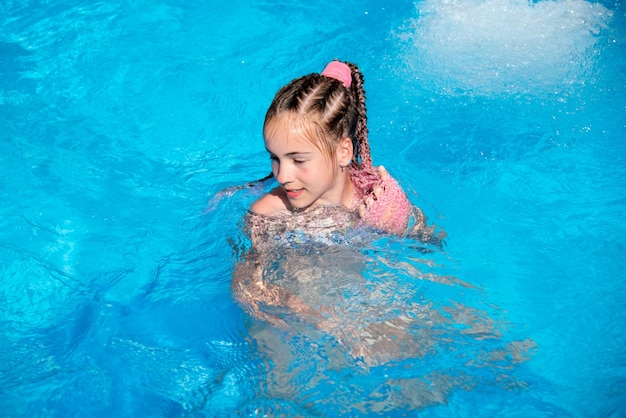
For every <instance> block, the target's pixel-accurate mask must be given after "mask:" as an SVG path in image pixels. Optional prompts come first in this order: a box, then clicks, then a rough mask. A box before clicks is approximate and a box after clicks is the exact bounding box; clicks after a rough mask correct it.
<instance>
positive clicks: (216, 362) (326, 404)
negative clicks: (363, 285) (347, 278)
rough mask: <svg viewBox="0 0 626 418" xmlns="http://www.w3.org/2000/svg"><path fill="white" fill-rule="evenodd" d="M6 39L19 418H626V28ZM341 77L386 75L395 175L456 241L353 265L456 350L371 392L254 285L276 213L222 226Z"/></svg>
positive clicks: (526, 19) (237, 14) (389, 153)
mask: <svg viewBox="0 0 626 418" xmlns="http://www.w3.org/2000/svg"><path fill="white" fill-rule="evenodd" d="M0 16H1V19H0V22H1V26H0V146H1V147H2V148H1V149H0V159H1V161H2V168H1V170H2V175H1V176H0V178H1V179H2V180H1V183H0V184H1V187H0V191H1V193H2V200H3V202H4V203H3V205H2V208H1V209H0V212H1V214H2V216H1V217H0V219H1V222H2V228H0V231H1V232H0V236H1V239H0V256H1V258H2V260H3V263H2V269H1V273H0V327H1V332H0V347H1V350H0V409H1V410H2V413H3V415H4V416H63V417H65V416H180V415H192V416H215V415H220V416H228V415H250V416H257V415H270V416H271V415H278V414H280V413H283V414H285V415H287V416H293V415H303V416H316V415H328V416H333V415H337V414H340V413H343V414H350V415H357V416H358V415H368V414H376V413H377V412H380V411H383V412H384V413H385V414H387V415H394V414H397V415H400V414H402V413H403V412H407V411H413V412H414V413H416V414H417V413H419V415H422V416H433V417H439V416H455V417H462V416H494V414H501V415H503V416H523V417H527V416H623V415H624V414H626V402H625V401H624V388H625V387H626V368H625V365H626V355H625V354H624V351H623V347H624V346H625V343H626V336H625V335H624V325H623V324H624V323H626V306H625V304H624V300H625V299H626V275H625V274H624V268H625V267H626V256H625V252H626V240H625V239H624V236H625V235H626V226H625V223H624V221H623V213H624V209H626V192H625V187H624V185H625V184H626V169H625V167H626V145H625V142H624V139H625V135H624V134H625V128H626V108H625V105H626V100H625V99H626V84H625V81H624V80H625V79H626V77H625V74H626V54H625V53H624V51H625V46H626V45H625V39H626V38H625V36H626V34H625V30H626V8H625V6H624V5H623V4H622V2H620V1H613V2H610V1H605V2H600V3H592V2H587V1H582V0H572V1H561V0H559V1H554V2H552V1H550V2H548V1H539V2H532V3H526V2H515V1H512V0H511V1H507V0H485V1H468V2H454V1H452V2H448V1H442V0H439V1H437V0H425V1H420V2H413V1H398V2H394V5H393V7H391V6H389V5H388V4H387V2H383V1H367V2H342V3H337V2H328V1H322V2H316V3H315V4H314V5H311V4H309V2H263V1H256V2H253V1H249V2H231V3H223V2H197V3H195V4H193V5H191V4H187V2H182V1H167V2H148V1H141V2H123V1H109V2H84V1H79V0H66V1H63V2H61V3H49V2H37V1H20V2H17V1H5V2H3V3H2V4H1V5H0ZM335 57H338V58H341V59H345V60H350V61H353V62H356V63H358V64H359V66H360V67H361V69H362V71H363V73H364V75H365V78H366V90H367V93H368V111H369V124H370V126H369V127H370V141H371V144H372V153H373V158H374V162H375V164H383V165H385V166H386V167H387V168H388V170H389V171H390V172H391V173H392V174H393V175H394V176H395V177H396V178H397V179H398V180H399V181H400V183H401V184H402V185H403V186H404V187H405V188H407V189H409V190H412V191H414V192H413V193H412V194H411V198H412V200H413V202H414V203H416V204H417V205H419V206H420V207H422V208H423V209H424V211H425V212H426V214H427V215H428V216H429V219H430V220H431V221H432V222H434V223H436V224H437V225H439V226H440V227H442V228H443V229H445V230H446V232H447V233H448V238H447V240H446V241H447V243H446V246H445V247H444V249H443V250H441V251H435V252H423V251H420V248H416V245H415V243H412V242H408V241H403V240H396V239H385V238H381V239H378V240H374V241H372V242H370V243H369V244H368V246H366V248H365V249H364V250H363V251H362V252H360V251H359V252H358V254H352V253H350V252H354V251H353V249H350V248H344V249H343V250H342V251H347V253H346V254H344V253H342V254H341V257H356V260H357V261H358V262H359V263H363V264H364V265H365V266H366V268H365V269H364V276H365V277H366V278H367V279H368V280H371V281H372V282H376V283H378V284H381V283H382V284H381V286H382V287H381V289H382V290H383V291H388V293H386V294H387V295H389V294H391V295H392V296H389V297H388V299H386V300H389V301H390V303H391V302H393V303H396V302H397V303H400V304H404V305H403V306H407V305H410V304H413V305H411V313H412V314H413V315H414V316H415V317H416V318H422V319H424V321H423V323H422V324H421V328H420V330H421V331H423V334H419V335H421V336H423V340H422V341H426V342H428V343H430V344H431V345H430V346H429V347H430V349H429V350H425V351H424V352H422V353H417V354H415V355H414V356H409V358H406V359H403V360H398V361H397V362H392V363H388V364H385V365H383V366H378V367H371V368H367V367H363V365H360V364H358V363H356V362H350V361H349V360H350V359H349V358H347V357H341V355H340V354H337V352H336V347H335V346H333V340H332V338H330V337H329V336H327V335H322V334H315V333H306V332H303V333H302V334H300V335H295V336H294V335H291V334H289V335H286V334H282V333H281V332H280V331H279V330H275V329H271V328H263V327H261V328H259V327H260V325H259V324H254V323H252V324H251V323H250V320H249V318H247V316H246V315H245V314H244V313H243V312H242V310H241V309H240V308H239V306H237V305H236V304H235V302H234V301H233V298H232V296H231V293H230V280H231V271H232V268H233V265H234V264H235V263H236V262H237V257H238V255H237V253H236V251H233V248H239V247H240V246H241V245H242V244H241V240H242V238H241V233H240V230H239V226H240V224H239V222H240V219H241V217H242V215H243V213H244V211H245V208H246V207H247V205H249V203H250V202H251V201H252V200H253V199H254V198H255V194H256V193H258V192H259V191H258V190H254V189H249V190H244V191H241V192H237V193H234V194H233V195H232V196H231V197H227V198H222V199H217V200H216V199H214V197H215V196H216V194H217V193H218V192H219V191H220V190H223V189H224V188H227V187H229V186H233V185H238V184H243V183H245V182H247V181H250V180H253V179H256V178H259V177H262V176H263V175H265V174H266V173H267V172H268V169H269V164H268V159H267V156H266V153H265V151H264V149H263V143H262V139H261V126H262V120H263V116H264V112H265V110H266V108H267V106H268V104H269V102H270V101H271V98H272V97H273V95H274V93H275V92H276V90H277V89H278V88H279V87H280V86H282V85H283V84H284V83H286V82H288V81H290V80H291V79H292V78H294V77H296V76H299V75H303V74H306V73H309V72H313V71H319V70H320V69H321V68H322V66H323V64H324V63H325V62H326V61H328V60H329V59H332V58H335ZM305 261H306V260H305ZM389 286H391V287H389ZM394 286H395V287H394ZM382 293H384V292H382V291H381V294H382ZM347 300H348V301H350V300H358V298H356V299H355V298H347ZM389 306H391V305H389ZM422 307H427V308H428V310H421V309H422ZM383 308H384V306H383ZM424 309H426V308H424ZM420 315H421V316H420ZM468 330H469V331H468ZM252 336H254V338H253V337H252ZM426 345H427V344H425V346H426Z"/></svg>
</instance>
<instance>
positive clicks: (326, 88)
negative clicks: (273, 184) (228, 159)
mask: <svg viewBox="0 0 626 418" xmlns="http://www.w3.org/2000/svg"><path fill="white" fill-rule="evenodd" d="M345 64H346V65H348V66H349V67H350V70H351V77H352V82H351V83H350V88H349V89H348V88H346V87H345V85H344V84H343V83H342V82H341V81H340V80H338V79H335V78H332V77H328V76H325V75H321V74H317V73H313V74H309V75H306V76H303V77H300V78H297V79H294V80H293V81H291V82H290V83H289V84H287V85H286V86H284V87H283V88H281V89H280V90H279V91H278V93H276V96H275V97H274V100H273V101H272V103H271V105H270V107H269V109H268V111H267V113H266V115H265V123H264V125H263V130H264V133H267V130H268V129H271V128H270V125H271V123H272V121H274V120H275V118H277V117H278V116H282V115H287V116H288V117H291V118H292V121H295V122H296V123H298V124H300V126H301V127H302V128H303V133H304V134H305V135H307V137H308V139H310V140H311V141H312V142H313V143H314V144H315V145H316V146H318V147H319V148H320V150H322V151H323V152H324V153H325V154H326V155H327V156H328V157H329V158H332V157H334V155H335V150H336V146H337V144H338V143H339V142H340V141H341V139H342V138H346V137H347V138H350V139H351V141H352V148H353V155H352V163H351V164H350V167H349V170H350V174H351V177H352V181H353V183H354V185H355V186H356V187H355V188H356V191H357V193H358V195H359V197H361V198H362V197H364V196H365V195H367V194H369V193H370V192H371V191H372V189H373V187H374V185H375V184H376V183H378V182H379V180H380V176H379V175H378V173H376V171H375V170H374V168H373V165H372V157H371V154H370V146H369V142H368V139H367V134H368V130H367V112H366V107H365V90H364V88H363V74H362V73H361V71H360V70H359V68H358V67H357V66H356V65H355V64H353V63H349V62H345ZM311 129H313V130H314V132H311Z"/></svg>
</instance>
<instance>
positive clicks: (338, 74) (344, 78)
mask: <svg viewBox="0 0 626 418" xmlns="http://www.w3.org/2000/svg"><path fill="white" fill-rule="evenodd" d="M322 75H323V76H326V77H330V78H334V79H335V80H339V81H341V83H342V84H343V85H344V86H345V87H346V88H347V89H350V86H351V85H352V69H351V68H350V67H349V66H348V64H344V63H343V62H341V61H332V62H329V63H328V65H326V68H324V71H322Z"/></svg>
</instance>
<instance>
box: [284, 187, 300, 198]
mask: <svg viewBox="0 0 626 418" xmlns="http://www.w3.org/2000/svg"><path fill="white" fill-rule="evenodd" d="M303 192H304V189H298V190H288V189H285V194H286V195H287V197H288V198H289V199H295V198H297V197H299V196H300V195H301V194H302V193H303Z"/></svg>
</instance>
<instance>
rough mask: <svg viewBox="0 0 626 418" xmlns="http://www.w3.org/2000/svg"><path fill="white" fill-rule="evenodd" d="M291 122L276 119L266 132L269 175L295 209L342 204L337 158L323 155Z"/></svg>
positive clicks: (281, 117)
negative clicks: (270, 167)
mask: <svg viewBox="0 0 626 418" xmlns="http://www.w3.org/2000/svg"><path fill="white" fill-rule="evenodd" d="M291 119H292V118H290V117H288V116H278V117H277V118H275V119H274V120H272V121H271V122H270V123H269V124H268V126H267V129H266V131H265V149H267V152H269V154H270V158H271V160H272V173H273V174H274V177H275V178H276V180H278V182H279V183H280V186H281V188H282V189H283V191H284V193H285V196H286V197H287V199H288V200H289V203H290V204H291V206H292V208H294V209H305V208H308V207H314V206H322V205H328V204H341V203H342V195H343V194H344V190H343V189H344V185H345V181H343V180H342V176H340V173H341V167H340V165H339V162H338V161H337V158H336V157H333V158H328V156H326V155H325V154H324V153H322V151H321V150H320V149H319V148H318V147H317V146H315V144H313V143H311V141H310V140H309V139H307V138H306V137H305V136H304V134H303V131H304V130H303V129H301V128H302V127H299V128H300V129H298V128H294V127H293V125H294V124H293V123H290V122H291ZM340 178H341V180H340Z"/></svg>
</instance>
